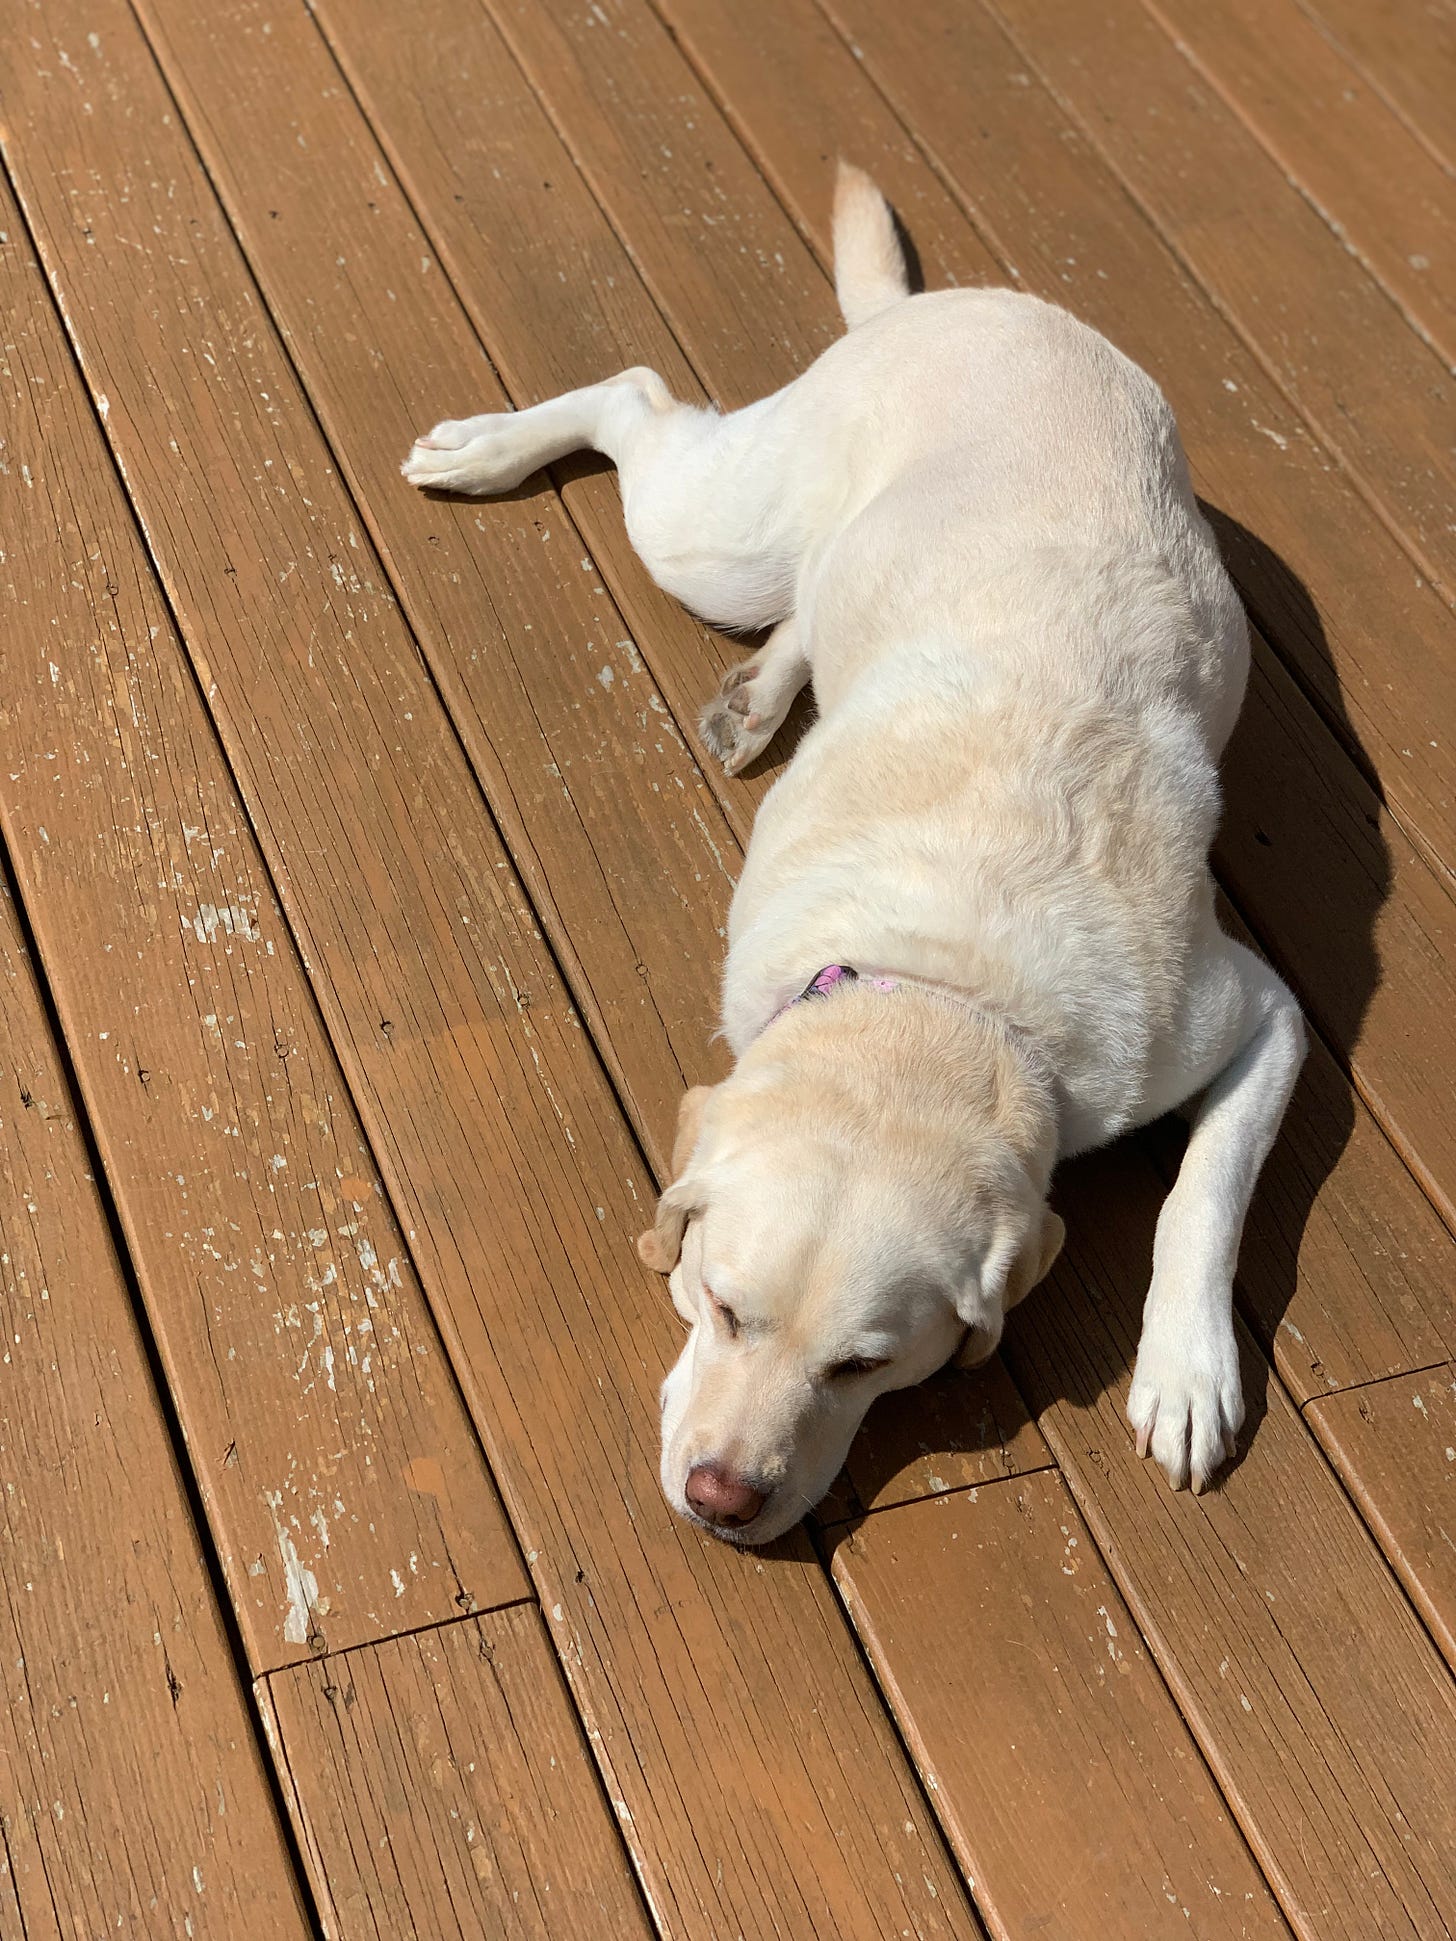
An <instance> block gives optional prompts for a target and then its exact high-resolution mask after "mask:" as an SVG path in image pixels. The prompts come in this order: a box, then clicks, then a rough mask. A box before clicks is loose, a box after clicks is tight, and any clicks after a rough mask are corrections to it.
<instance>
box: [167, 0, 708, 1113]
mask: <svg viewBox="0 0 1456 1941" xmlns="http://www.w3.org/2000/svg"><path fill="white" fill-rule="evenodd" d="M141 13H142V17H143V20H144V22H145V24H146V25H147V27H148V30H149V32H150V34H151V36H152V39H153V41H154V44H155V46H156V48H157V51H158V54H159V56H160V58H161V60H162V63H163V66H164V68H165V71H166V73H167V75H168V77H169V80H170V82H171V84H172V86H173V87H174V88H175V89H176V91H177V94H178V98H179V100H180V101H181V103H182V106H183V108H184V110H185V111H186V113H187V116H188V120H189V123H190V125H191V126H192V127H193V128H194V130H195V131H196V136H197V140H198V143H199V146H200V148H201V150H202V153H203V156H204V158H205V160H206V162H207V165H208V167H209V169H210V170H211V172H212V174H213V176H214V178H215V179H216V180H217V182H218V184H219V186H220V188H221V191H222V194H223V198H224V201H225V203H226V205H227V207H228V210H229V212H230V215H231V217H232V220H233V222H234V225H235V227H236V229H237V231H238V234H239V237H240V240H241V241H242V243H243V245H244V248H245V250H246V251H247V253H248V256H249V260H250V263H251V265H252V268H253V270H254V273H255V274H256V275H257V277H258V280H259V284H260V287H261V289H262V291H263V295H264V297H265V299H266V301H267V303H268V305H269V307H270V309H271V311H272V312H273V314H274V315H275V316H276V317H277V319H278V322H279V327H280V329H281V330H282V333H283V335H284V337H285V338H286V339H287V341H288V344H289V347H290V350H291V353H292V356H293V360H294V363H295V366H296V368H297V370H298V373H299V376H300V378H301V379H302V381H303V384H304V387H305V389H306V390H307V391H308V394H309V397H310V399H311V401H312V403H313V405H314V408H315V409H316V410H317V412H318V414H319V418H320V421H321V423H322V426H323V429H324V431H325V433H326V434H327V436H328V437H329V439H330V442H331V444H332V447H333V449H334V451H335V453H336V454H337V456H338V458H339V460H340V463H341V466H342V469H343V472H344V476H345V478H346V480H347V481H348V484H349V486H350V487H351V489H352V491H353V493H354V496H355V498H356V501H357V502H358V504H359V505H360V507H361V508H362V511H363V516H364V520H365V524H366V526H367V528H368V530H369V533H370V536H371V538H372V539H373V540H374V542H375V543H376V545H377V546H378V547H379V550H380V553H381V557H382V559H383V561H384V564H385V567H386V569H387V571H388V574H389V578H390V582H391V584H392V586H393V588H394V590H395V592H396V594H397V596H398V597H399V599H400V601H401V605H402V607H403V610H404V612H405V614H406V616H407V618H408V620H409V622H410V625H411V627H412V629H413V631H414V634H415V637H416V639H417V640H418V641H419V643H420V645H421V648H422V649H423V651H424V653H425V656H426V659H427V660H428V662H429V665H430V668H431V671H432V672H433V674H434V675H435V678H436V680H437V681H438V683H439V686H440V689H441V692H442V694H443V696H444V698H445V700H446V703H447V705H448V707H449V709H450V712H451V715H452V718H453V719H454V721H455V723H456V725H457V727H458V728H459V730H460V732H461V735H462V738H463V740H464V743H465V746H466V749H467V751H468V752H469V755H470V758H471V761H472V763H473V765H474V767H475V769H476V771H477V773H478V774H479V775H480V777H481V781H482V785H483V786H484V788H485V790H486V793H487V794H488V796H489V798H490V800H491V803H492V805H493V807H494V809H495V812H496V818H497V821H498V823H499V825H500V827H501V830H502V833H503V835H504V836H505V838H506V842H507V845H508V847H509V849H510V852H511V856H512V860H513V861H514V863H515V865H516V867H517V868H518V869H519V871H520V872H521V875H522V879H523V881H524V882H525V884H526V887H527V889H528V891H529V892H530V894H531V897H532V900H533V903H534V904H535V907H536V908H537V909H538V910H539V911H540V912H541V915H542V918H543V921H544V923H545V925H546V927H547V929H548V931H549V934H550V936H551V940H552V944H553V947H554V948H555V951H556V953H557V956H558V958H559V960H560V961H561V962H562V963H563V965H564V966H565V968H566V970H567V973H568V976H569V978H570V981H571V984H572V989H573V993H574V995H575V997H576V1000H577V1003H578V1004H579V1006H580V1008H581V1010H582V1014H583V1017H584V1018H585V1020H586V1021H587V1023H588V1025H589V1027H590V1029H591V1031H592V1035H593V1038H594V1039H595V1041H596V1043H597V1045H598V1047H599V1049H600V1050H601V1051H602V1053H603V1055H604V1056H605V1058H606V1060H607V1063H608V1067H609V1069H610V1070H611V1072H612V1074H613V1077H614V1079H615V1080H616V1081H617V1085H618V1089H619V1091H620V1092H621V1093H622V1094H623V1095H624V1097H625V1098H626V1100H627V1102H628V1104H629V1106H630V1107H631V1109H632V1113H633V1118H634V1122H635V1123H636V1125H637V1127H638V1129H639V1131H641V1132H642V1133H643V1134H644V1136H646V1137H648V1138H654V1139H655V1138H657V1137H660V1136H661V1135H662V1133H663V1132H664V1131H665V1130H666V1129H667V1128H669V1127H670V1126H671V1125H672V1123H673V1120H674V1118H675V1115H676V1109H677V1103H678V1100H679V1098H680V1097H681V1095H682V1092H683V1089H684V1086H685V1085H686V1084H687V1083H688V1082H690V1081H692V1082H696V1081H698V1080H700V1079H704V1078H715V1077H717V1076H719V1075H720V1073H721V1070H722V1068H723V1055H722V1053H721V1051H719V1050H718V1048H717V1047H716V1046H715V1045H714V1043H713V1042H712V1033H713V1030H714V1027H715V1025H716V1017H715V1015H714V998H715V989H714V985H713V982H712V979H711V974H710V973H711V967H715V966H716V962H717V959H718V957H719V956H720V954H721V952H722V949H723V936H722V926H721V907H722V903H723V896H724V893H725V892H726V891H727V889H728V888H729V887H730V885H731V880H732V876H733V874H734V872H735V868H736V863H737V857H736V855H735V854H734V853H733V843H732V840H731V837H730V835H729V832H728V829H727V827H726V825H725V824H724V822H723V819H722V817H721V815H720V814H719V812H718V809H717V807H716V805H715V803H714V801H713V798H712V796H711V794H710V793H709V791H708V789H707V787H706V785H705V784H704V782H703V779H702V776H701V775H700V774H699V773H698V771H697V769H696V768H695V766H694V764H693V761H692V759H691V756H690V755H689V754H688V753H687V751H686V749H685V748H684V745H683V742H682V738H681V736H680V734H679V733H678V731H677V728H676V725H675V723H674V721H673V719H672V717H671V715H670V714H668V713H667V711H666V710H665V708H664V706H663V703H662V700H661V698H660V697H659V695H658V693H657V691H656V688H655V686H654V683H653V679H652V676H651V675H650V673H649V672H648V670H647V668H646V667H645V666H644V664H643V661H642V657H641V655H640V654H639V653H638V651H637V648H636V646H635V644H634V642H633V641H632V639H631V638H630V637H629V636H628V631H627V627H626V624H625V622H624V621H623V619H622V616H621V615H620V613H618V611H617V610H616V609H615V607H614V606H613V604H612V602H611V600H610V599H609V598H608V597H607V595H606V594H605V592H604V590H603V588H602V585H601V584H600V582H599V580H598V577H597V571H596V569H595V567H594V566H593V565H592V563H591V561H590V560H589V559H586V558H584V557H583V553H584V550H585V548H584V545H583V541H582V538H581V535H580V534H579V533H578V532H577V531H576V529H575V527H574V526H573V523H572V521H571V518H570V517H569V515H568V514H567V512H566V511H565V509H564V508H563V507H562V505H561V504H560V502H559V501H557V500H556V499H555V498H554V496H553V495H552V494H550V493H549V492H546V493H542V492H541V491H540V490H539V489H537V490H535V491H533V490H532V489H531V488H530V487H529V486H528V487H526V488H523V490H522V492H520V493H518V494H513V495H511V496H510V497H509V498H508V499H507V500H506V501H504V502H498V503H467V502H463V501H459V500H456V501H449V500H445V499H441V498H439V497H433V498H426V497H424V496H422V495H421V494H420V493H419V492H417V491H414V490H412V489H409V488H406V487H404V486H402V484H401V481H400V477H399V464H400V460H401V459H402V458H403V456H404V454H405V453H406V451H408V449H409V446H410V444H411V442H412V440H413V439H414V438H415V436H416V435H417V434H419V433H421V432H423V431H425V430H427V429H428V428H429V427H430V426H431V425H433V424H435V423H436V422H438V420H439V419H441V418H444V417H453V416H459V415H463V414H467V413H473V412H479V411H490V410H505V409H508V408H509V402H508V400H507V398H506V396H505V394H504V392H503V391H502V390H501V387H500V383H499V381H498V379H497V378H496V376H495V373H494V371H493V370H492V368H491V364H490V361H489V359H488V358H487V356H486V354H485V352H484V351H483V350H482V349H481V346H480V344H479V342H478V341H477V340H476V337H475V335H474V333H473V332H472V329H471V327H470V323H469V320H468V318H467V317H466V315H465V312H464V311H463V310H462V308H461V306H460V304H459V302H458V300H457V299H456V298H455V296H454V294H453V292H452V290H451V288H450V285H449V284H448V282H447V281H446V280H445V278H444V277H443V276H442V275H441V272H440V266H439V264H438V263H437V262H436V261H435V259H434V256H433V252H432V249H431V245H430V243H429V241H428V240H427V239H426V238H425V237H424V236H423V235H422V234H421V233H420V230H419V228H418V226H417V224H416V222H415V219H414V216H413V214H412V212H411V210H410V207H409V204H408V202H407V200H406V198H405V196H404V195H403V193H402V192H401V190H400V188H399V187H398V185H397V184H396V183H395V182H394V180H393V179H392V178H391V176H390V174H389V171H388V168H387V166H386V165H385V161H384V158H383V156H382V155H381V153H380V150H379V148H378V146H377V144H376V142H375V140H374V138H373V136H372V134H371V133H370V130H369V127H368V124H367V123H366V122H365V120H364V118H363V116H362V115H361V114H360V112H359V109H358V107H357V105H356V104H355V102H354V101H353V99H352V98H351V96H350V95H349V93H348V91H347V89H345V88H343V87H341V86H340V84H339V75H338V70H337V68H336V66H335V64H334V61H333V59H332V57H331V55H330V53H329V50H328V48H327V46H326V45H325V44H324V43H323V41H322V40H321V39H320V37H319V34H318V32H317V31H316V29H315V28H314V26H313V24H312V22H311V20H310V19H309V16H308V14H307V13H306V12H305V11H304V10H303V9H302V8H299V9H296V10H294V11H292V12H287V13H284V14H282V15H280V14H279V13H278V12H277V10H276V9H275V8H272V7H270V6H268V5H266V4H264V0H226V4H222V5H219V6H215V7H208V8H206V9H198V8H196V7H193V6H190V5H188V4H185V0H184V3H183V4H179V3H178V0H149V3H148V4H147V5H146V6H144V7H143V8H142V9H141ZM416 31H417V29H416ZM447 45H448V43H447ZM422 105H427V104H422ZM259 142H262V143H264V144H265V145H266V146H267V147H268V149H269V152H270V155H271V157H272V162H271V165H270V167H269V168H268V169H267V170H266V171H262V170H259V168H258V167H257V165H256V163H257V149H258V144H259ZM341 238H342V239H347V240H346V241H344V242H343V243H342V244H340V239H341ZM558 287H562V286H560V285H559V284H558ZM536 328H537V329H538V330H539V329H540V328H541V322H540V320H539V319H538V320H537V324H536ZM600 374H601V375H607V374H608V372H607V371H605V370H602V371H601V372H600ZM540 483H541V482H540V481H537V486H538V488H539V486H540ZM615 518H616V522H617V526H618V528H619V529H620V527H621V523H622V522H621V512H620V508H617V509H616V510H615ZM693 631H694V633H696V631H697V630H696V629H694V630H693ZM699 679H700V680H701V681H702V683H703V688H704V691H705V692H706V691H707V689H708V688H709V687H710V686H711V682H710V681H709V678H708V674H707V669H706V668H704V669H702V670H701V672H700V674H699ZM710 879H717V880H718V881H719V883H720V893H719V894H718V895H706V894H704V888H705V885H706V884H707V883H708V882H709V880H710ZM705 972H708V973H709V975H705ZM685 1074H686V1076H685Z"/></svg>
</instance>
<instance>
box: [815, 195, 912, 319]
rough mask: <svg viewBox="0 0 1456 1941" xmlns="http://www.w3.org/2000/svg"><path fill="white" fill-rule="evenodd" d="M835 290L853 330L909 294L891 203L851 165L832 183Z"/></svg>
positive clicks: (903, 254)
mask: <svg viewBox="0 0 1456 1941" xmlns="http://www.w3.org/2000/svg"><path fill="white" fill-rule="evenodd" d="M834 289H835V293H836V295H837V296H838V298H839V307H840V309H841V310H842V311H843V312H844V321H845V322H846V323H847V324H848V325H849V327H850V329H851V330H853V329H855V327H856V326H857V325H859V324H862V323H868V322H869V320H870V318H871V317H877V316H878V315H879V314H880V312H881V311H882V310H888V309H889V308H890V306H891V304H893V303H898V302H899V301H900V299H901V298H902V297H907V296H909V294H910V277H909V274H908V272H907V270H906V266H905V252H904V250H903V249H902V248H901V247H900V238H899V236H898V235H897V234H896V231H895V218H894V217H893V216H892V215H891V213H890V205H889V203H888V202H886V200H885V198H884V197H883V196H882V195H881V194H880V192H879V190H878V189H877V188H876V187H875V185H874V183H873V182H871V180H870V178H869V177H868V176H867V175H866V174H865V172H864V170H863V169H859V168H855V167H854V165H853V164H852V163H850V162H841V163H840V164H839V179H838V180H837V181H836V183H835V185H834Z"/></svg>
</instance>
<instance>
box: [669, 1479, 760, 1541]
mask: <svg viewBox="0 0 1456 1941" xmlns="http://www.w3.org/2000/svg"><path fill="white" fill-rule="evenodd" d="M687 1499H688V1502H689V1503H690V1504H691V1505H692V1507H693V1509H694V1510H695V1511H696V1512H697V1514H698V1515H699V1516H700V1517H701V1518H702V1519H703V1521H704V1523H721V1524H724V1525H725V1526H726V1527H727V1528H729V1529H732V1530H737V1529H740V1528H741V1527H742V1526H743V1525H744V1524H745V1523H752V1521H753V1519H754V1518H755V1517H756V1516H757V1515H758V1513H759V1511H760V1510H761V1509H762V1508H763V1506H764V1504H765V1502H766V1501H767V1500H768V1499H767V1497H766V1496H765V1495H764V1493H763V1491H762V1490H761V1489H755V1488H754V1487H753V1485H752V1483H745V1482H744V1480H743V1478H742V1477H741V1476H735V1475H734V1474H733V1473H732V1471H731V1470H727V1469H724V1468H723V1466H722V1464H721V1463H715V1462H700V1463H699V1464H698V1466H697V1467H696V1469H692V1470H690V1471H689V1472H688V1480H687Z"/></svg>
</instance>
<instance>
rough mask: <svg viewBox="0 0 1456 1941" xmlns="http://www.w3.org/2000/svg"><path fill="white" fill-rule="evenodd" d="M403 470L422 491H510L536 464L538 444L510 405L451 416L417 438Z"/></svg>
mask: <svg viewBox="0 0 1456 1941" xmlns="http://www.w3.org/2000/svg"><path fill="white" fill-rule="evenodd" d="M399 469H400V471H401V472H403V474H404V476H405V477H406V478H407V479H408V480H409V482H410V484H411V485H418V486H419V487H420V488H421V490H422V491H430V492H467V493H470V494H471V495H472V496H473V497H481V496H483V495H485V494H487V493H491V492H509V491H510V490H511V489H512V488H513V487H514V486H517V485H519V484H520V483H521V481H522V479H525V478H529V477H530V475H531V473H532V472H533V471H534V470H535V469H536V462H535V453H534V449H533V448H532V447H531V446H530V444H529V443H528V441H527V440H525V439H524V438H523V437H522V435H521V430H520V426H519V424H518V423H517V422H516V419H515V417H514V415H513V414H512V413H511V412H508V411H502V412H488V413H486V414H485V415H484V416H482V417H479V418H447V419H446V420H445V422H444V423H443V424H439V425H436V426H435V428H434V430H433V431H427V432H425V433H424V435H423V436H422V437H419V438H417V439H416V440H415V442H414V444H413V445H411V447H410V449H409V455H408V456H407V457H406V459H405V461H404V463H403V465H401V466H400V468H399Z"/></svg>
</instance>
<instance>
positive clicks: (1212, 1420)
mask: <svg viewBox="0 0 1456 1941" xmlns="http://www.w3.org/2000/svg"><path fill="white" fill-rule="evenodd" d="M1149 1305H1150V1309H1151V1308H1153V1307H1154V1303H1151V1302H1150V1304H1149ZM1127 1419H1128V1421H1129V1422H1130V1423H1131V1424H1132V1426H1133V1429H1134V1430H1135V1431H1136V1434H1137V1449H1138V1454H1139V1455H1140V1456H1146V1455H1149V1454H1151V1455H1152V1456H1153V1457H1154V1458H1155V1459H1156V1461H1157V1463H1158V1465H1159V1467H1160V1468H1161V1469H1162V1470H1163V1471H1164V1473H1165V1474H1166V1475H1167V1478H1168V1481H1169V1482H1170V1483H1171V1484H1172V1485H1173V1487H1174V1489H1183V1488H1185V1487H1186V1486H1187V1484H1188V1483H1189V1481H1190V1480H1191V1481H1192V1484H1193V1489H1194V1493H1195V1494H1197V1493H1198V1492H1199V1491H1200V1490H1202V1489H1204V1488H1205V1487H1206V1486H1207V1484H1208V1483H1209V1482H1210V1481H1211V1480H1212V1478H1213V1476H1214V1474H1215V1473H1216V1472H1217V1470H1218V1468H1219V1466H1220V1465H1221V1464H1222V1463H1223V1462H1224V1460H1225V1458H1227V1457H1230V1456H1232V1455H1233V1453H1234V1449H1235V1439H1236V1437H1237V1435H1238V1432H1239V1428H1240V1426H1241V1425H1242V1423H1243V1419H1244V1397H1243V1388H1242V1384H1241V1382H1240V1379H1239V1348H1238V1342H1237V1340H1236V1338H1235V1336H1234V1330H1233V1323H1232V1321H1231V1320H1228V1319H1226V1318H1220V1319H1218V1320H1212V1319H1209V1318H1207V1317H1204V1318H1202V1319H1193V1320H1190V1319H1189V1318H1188V1317H1187V1315H1186V1314H1185V1315H1183V1316H1181V1317H1180V1316H1178V1315H1177V1314H1176V1312H1174V1313H1170V1314H1169V1315H1168V1316H1167V1317H1166V1318H1165V1319H1162V1318H1160V1317H1158V1316H1157V1314H1156V1312H1155V1311H1154V1312H1150V1314H1149V1318H1148V1320H1147V1321H1146V1322H1145V1323H1144V1326H1143V1338H1142V1340H1141V1342H1139V1344H1138V1355H1137V1367H1136V1369H1135V1370H1134V1372H1133V1378H1132V1387H1131V1389H1130V1390H1129V1392H1128V1398H1127Z"/></svg>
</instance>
